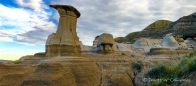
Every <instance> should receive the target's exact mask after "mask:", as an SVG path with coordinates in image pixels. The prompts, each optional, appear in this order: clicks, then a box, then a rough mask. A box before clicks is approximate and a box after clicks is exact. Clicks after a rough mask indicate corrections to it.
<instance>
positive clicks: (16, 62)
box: [13, 60, 22, 64]
mask: <svg viewBox="0 0 196 86" xmlns="http://www.w3.org/2000/svg"><path fill="white" fill-rule="evenodd" d="M13 62H14V64H20V63H22V61H21V60H16V61H13Z"/></svg>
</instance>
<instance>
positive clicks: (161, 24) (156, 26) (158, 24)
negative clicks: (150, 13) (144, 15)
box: [135, 20, 172, 38]
mask: <svg viewBox="0 0 196 86" xmlns="http://www.w3.org/2000/svg"><path fill="white" fill-rule="evenodd" d="M170 23H172V22H171V21H169V20H158V21H155V22H153V23H152V24H150V25H148V26H147V27H146V28H145V29H143V30H142V31H141V32H140V33H139V34H138V35H136V37H135V38H139V37H151V38H157V35H159V33H160V32H162V31H163V30H164V29H165V27H167V25H169V24H170Z"/></svg>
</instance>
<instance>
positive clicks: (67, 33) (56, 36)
mask: <svg viewBox="0 0 196 86" xmlns="http://www.w3.org/2000/svg"><path fill="white" fill-rule="evenodd" d="M50 7H52V8H55V9H56V10H57V11H58V13H59V15H60V18H59V24H58V29H57V31H56V33H53V34H51V35H49V36H48V39H47V42H46V56H48V57H52V56H67V55H79V54H80V53H81V48H80V43H79V37H78V36H77V33H76V24H77V18H79V17H80V12H79V11H78V10H77V9H76V8H74V7H73V6H70V5H50Z"/></svg>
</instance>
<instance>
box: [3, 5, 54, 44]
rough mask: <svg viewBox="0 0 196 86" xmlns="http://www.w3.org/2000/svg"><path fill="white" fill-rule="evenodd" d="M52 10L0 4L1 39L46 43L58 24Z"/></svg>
mask: <svg viewBox="0 0 196 86" xmlns="http://www.w3.org/2000/svg"><path fill="white" fill-rule="evenodd" d="M50 16H51V13H50V12H46V11H44V10H40V11H32V10H28V9H24V8H14V7H6V6H4V5H2V4H0V22H1V25H0V40H1V41H17V42H24V43H38V44H45V40H46V38H47V36H48V35H49V34H50V33H52V32H54V31H55V28H56V25H55V24H54V23H53V22H51V21H50V20H49V17H50Z"/></svg>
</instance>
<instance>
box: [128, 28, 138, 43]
mask: <svg viewBox="0 0 196 86" xmlns="http://www.w3.org/2000/svg"><path fill="white" fill-rule="evenodd" d="M138 33H140V31H137V32H132V33H129V34H128V35H126V36H125V37H126V38H127V40H128V42H131V43H134V42H135V41H136V40H135V39H134V38H135V36H136V35H137V34H138Z"/></svg>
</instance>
